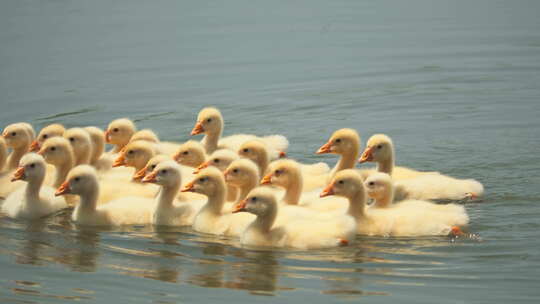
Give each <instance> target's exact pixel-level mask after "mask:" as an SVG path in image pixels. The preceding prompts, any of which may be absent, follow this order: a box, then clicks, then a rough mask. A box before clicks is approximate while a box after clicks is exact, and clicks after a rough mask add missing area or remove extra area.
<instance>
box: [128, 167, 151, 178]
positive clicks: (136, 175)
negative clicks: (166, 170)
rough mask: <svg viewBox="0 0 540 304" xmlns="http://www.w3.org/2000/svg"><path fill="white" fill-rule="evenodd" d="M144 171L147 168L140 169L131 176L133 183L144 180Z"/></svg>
mask: <svg viewBox="0 0 540 304" xmlns="http://www.w3.org/2000/svg"><path fill="white" fill-rule="evenodd" d="M146 170H147V167H146V166H145V167H144V168H142V169H141V170H139V171H137V172H135V174H133V177H132V178H131V179H132V180H133V181H140V180H142V179H143V178H144V176H145V175H146Z"/></svg>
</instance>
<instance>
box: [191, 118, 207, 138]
mask: <svg viewBox="0 0 540 304" xmlns="http://www.w3.org/2000/svg"><path fill="white" fill-rule="evenodd" d="M201 133H204V128H203V125H202V123H201V122H200V121H197V123H195V127H193V130H191V135H197V134H201Z"/></svg>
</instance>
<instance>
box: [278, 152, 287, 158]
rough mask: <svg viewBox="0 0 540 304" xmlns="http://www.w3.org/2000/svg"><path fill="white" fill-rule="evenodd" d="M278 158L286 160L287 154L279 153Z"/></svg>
mask: <svg viewBox="0 0 540 304" xmlns="http://www.w3.org/2000/svg"><path fill="white" fill-rule="evenodd" d="M279 158H287V152H283V151H281V152H279Z"/></svg>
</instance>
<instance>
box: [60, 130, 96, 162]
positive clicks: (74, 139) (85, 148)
mask: <svg viewBox="0 0 540 304" xmlns="http://www.w3.org/2000/svg"><path fill="white" fill-rule="evenodd" d="M64 138H65V139H67V140H68V141H69V143H70V144H71V146H72V147H73V152H74V153H75V155H76V156H77V159H79V157H83V156H84V155H86V156H87V157H86V159H84V160H82V162H79V161H78V162H79V163H88V161H89V157H90V155H91V152H92V146H93V145H92V139H91V138H90V134H88V132H87V131H86V130H85V129H83V128H71V129H67V130H66V131H65V132H64Z"/></svg>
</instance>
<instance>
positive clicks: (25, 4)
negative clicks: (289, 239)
mask: <svg viewBox="0 0 540 304" xmlns="http://www.w3.org/2000/svg"><path fill="white" fill-rule="evenodd" d="M539 12H540V2H539V1H526V0H522V1H500V0H490V1H487V0H485V1H483V0H479V1H462V0H457V1H430V0H425V1H422V0H414V1H386V0H381V1H352V0H350V1H317V0H314V1H301V0H297V1H247V0H245V1H113V2H111V1H103V0H98V1H61V0H56V1H52V0H49V1H31V0H23V1H14V0H5V1H1V2H0V28H1V31H0V45H1V46H0V108H1V111H0V125H1V127H3V126H5V125H7V124H10V123H13V122H18V121H28V122H30V123H32V124H33V125H34V126H35V127H36V129H38V130H39V129H40V128H41V127H43V126H45V125H47V124H49V123H53V122H60V123H63V124H65V125H67V126H81V125H96V126H99V127H102V128H105V127H106V125H107V124H108V122H109V121H111V120H112V119H114V118H118V117H130V118H132V119H134V120H136V122H137V125H138V126H139V127H140V128H145V127H150V128H152V129H154V130H155V131H156V132H157V133H158V134H159V135H160V137H161V138H162V139H166V140H175V141H184V140H187V139H188V138H190V137H189V131H190V130H191V127H192V126H193V124H194V122H195V118H196V114H197V112H198V111H199V110H200V109H201V108H202V107H204V106H208V105H214V106H217V107H219V108H220V109H221V110H222V112H223V114H224V116H225V120H226V127H225V134H233V133H238V132H248V133H255V134H260V135H263V134H273V133H278V134H284V135H286V136H287V137H288V138H289V140H290V142H291V146H290V153H289V154H290V156H292V157H294V158H296V159H298V160H301V161H304V162H314V161H321V160H322V161H326V162H328V163H329V164H331V165H332V164H334V162H335V160H336V159H335V157H334V156H319V155H315V154H314V151H315V150H316V149H317V148H318V147H319V146H320V145H321V144H323V143H324V142H325V141H326V139H327V138H328V137H329V135H330V134H331V133H332V132H333V131H334V130H335V129H337V128H340V127H352V128H355V129H357V130H358V131H359V132H360V134H361V135H362V138H363V140H364V141H365V140H366V139H367V138H368V137H369V136H370V135H371V134H374V133H380V132H384V133H387V134H389V135H390V136H392V137H393V138H394V141H395V143H396V146H397V147H396V148H397V153H398V155H397V159H398V163H399V164H402V165H407V166H410V167H413V168H417V169H422V170H438V171H441V172H444V173H447V174H450V175H453V176H456V177H473V178H476V179H478V180H480V181H481V182H483V183H484V185H485V187H486V196H485V198H484V199H483V200H482V201H481V202H478V203H470V204H467V205H466V208H467V211H468V212H469V214H470V216H471V225H470V227H469V231H470V232H473V233H475V234H476V235H477V237H475V238H465V239H457V240H451V239H448V238H439V237H435V238H374V237H358V239H357V242H356V244H354V245H353V246H350V247H348V248H339V249H333V250H323V251H309V252H303V251H291V250H271V251H264V250H260V251H259V250H248V249H243V248H240V247H239V246H238V244H237V241H236V240H231V239H223V238H216V237H209V236H204V235H200V234H197V233H194V232H192V231H191V230H190V229H189V228H182V229H171V230H165V231H163V230H158V231H156V230H155V229H154V228H153V227H145V226H142V227H126V228H122V229H115V230H106V231H100V230H95V229H83V228H78V227H75V226H72V224H71V223H70V222H69V214H65V215H62V216H58V217H54V218H49V219H46V220H44V221H42V222H37V223H28V222H24V221H16V220H10V219H8V218H6V217H4V216H2V217H1V218H0V243H1V244H2V246H0V269H1V272H0V273H1V274H0V302H2V303H46V302H48V303H62V302H83V303H92V302H102V303H108V302H118V303H124V302H130V303H185V302H203V303H222V302H224V301H225V302H232V301H234V302H237V303H247V302H253V301H264V302H276V301H279V302H285V301H286V302H288V303H300V302H303V301H305V300H306V299H309V301H310V302H313V303H328V302H347V301H360V300H362V301H369V302H381V303H387V302H391V301H398V302H399V303H488V302H489V303H494V302H502V303H508V302H513V303H518V302H523V303H527V302H529V303H530V302H537V301H538V299H539V297H540V291H539V290H538V286H539V284H540V280H539V279H538V277H539V274H540V270H539V269H540V255H539V252H540V240H539V238H538V230H539V228H540V220H539V216H540V207H539V205H538V200H539V196H540V195H539V194H538V189H539V188H538V186H539V184H540V183H539V180H540V177H539V175H538V172H539V169H540V166H539V163H540V157H539V156H538V153H537V152H538V151H539V150H540V142H539V139H538V134H539V130H540V128H539V125H540V120H539V119H538V117H539V116H540V103H539V96H540V18H539V15H538V14H539ZM419 224H421V223H419Z"/></svg>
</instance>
